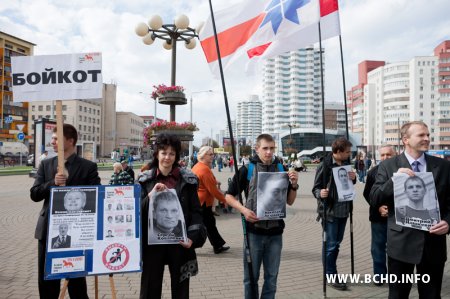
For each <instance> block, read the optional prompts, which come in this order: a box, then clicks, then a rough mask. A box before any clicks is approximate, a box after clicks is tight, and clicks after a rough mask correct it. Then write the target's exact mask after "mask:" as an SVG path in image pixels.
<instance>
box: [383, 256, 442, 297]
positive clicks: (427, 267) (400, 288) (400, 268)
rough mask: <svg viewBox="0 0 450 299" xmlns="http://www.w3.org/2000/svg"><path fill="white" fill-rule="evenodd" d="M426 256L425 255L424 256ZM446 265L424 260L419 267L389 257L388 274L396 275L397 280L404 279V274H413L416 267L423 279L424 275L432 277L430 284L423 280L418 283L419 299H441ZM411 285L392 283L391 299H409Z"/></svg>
mask: <svg viewBox="0 0 450 299" xmlns="http://www.w3.org/2000/svg"><path fill="white" fill-rule="evenodd" d="M424 256H425V255H424ZM444 265H445V263H439V264H436V263H433V262H432V261H429V260H426V258H422V261H421V262H420V264H418V265H414V264H409V263H405V262H401V261H399V260H396V259H393V258H391V257H388V272H389V274H395V275H396V276H397V280H400V279H402V274H413V273H414V267H417V271H416V272H417V274H420V277H421V278H422V276H423V274H428V275H429V276H430V281H429V282H428V283H423V282H422V280H420V281H418V282H417V289H418V291H419V298H421V299H422V298H423V299H440V298H441V287H442V276H443V274H444ZM411 286H412V284H411V283H390V284H389V299H403V298H405V299H407V298H409V292H410V291H411Z"/></svg>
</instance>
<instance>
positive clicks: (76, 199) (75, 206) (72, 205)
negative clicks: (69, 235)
mask: <svg viewBox="0 0 450 299" xmlns="http://www.w3.org/2000/svg"><path fill="white" fill-rule="evenodd" d="M85 205H86V193H85V192H83V191H79V190H71V191H69V192H67V193H66V195H64V208H65V209H66V211H67V212H80V211H82V210H83V209H84V206H85Z"/></svg>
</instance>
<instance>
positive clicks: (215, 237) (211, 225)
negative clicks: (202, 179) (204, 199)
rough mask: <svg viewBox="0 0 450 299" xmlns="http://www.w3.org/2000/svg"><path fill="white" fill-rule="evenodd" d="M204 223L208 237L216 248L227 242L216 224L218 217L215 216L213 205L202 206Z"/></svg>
mask: <svg viewBox="0 0 450 299" xmlns="http://www.w3.org/2000/svg"><path fill="white" fill-rule="evenodd" d="M202 214H203V224H204V225H205V227H206V232H207V233H208V239H209V242H210V243H211V245H212V247H213V248H214V249H217V248H220V247H222V246H223V245H224V244H225V240H224V239H222V236H220V234H219V231H218V230H217V226H216V218H215V217H214V214H213V211H212V207H207V206H206V205H203V206H202Z"/></svg>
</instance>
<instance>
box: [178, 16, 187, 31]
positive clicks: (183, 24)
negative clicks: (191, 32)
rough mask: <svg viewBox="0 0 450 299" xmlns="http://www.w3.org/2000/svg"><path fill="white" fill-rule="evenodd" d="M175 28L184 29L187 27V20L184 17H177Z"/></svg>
mask: <svg viewBox="0 0 450 299" xmlns="http://www.w3.org/2000/svg"><path fill="white" fill-rule="evenodd" d="M175 26H176V27H177V28H178V29H186V28H188V27H189V18H188V17H187V16H186V15H179V16H178V17H177V18H176V19H175Z"/></svg>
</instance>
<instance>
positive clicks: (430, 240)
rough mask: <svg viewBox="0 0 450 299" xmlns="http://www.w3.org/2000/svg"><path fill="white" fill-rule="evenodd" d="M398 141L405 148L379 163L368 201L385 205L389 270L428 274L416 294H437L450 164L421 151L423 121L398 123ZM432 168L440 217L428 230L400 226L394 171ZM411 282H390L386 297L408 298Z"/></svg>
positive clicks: (425, 139)
mask: <svg viewBox="0 0 450 299" xmlns="http://www.w3.org/2000/svg"><path fill="white" fill-rule="evenodd" d="M400 133H401V138H402V142H403V144H404V146H405V151H404V152H403V153H402V154H401V155H399V156H397V157H394V158H391V159H389V160H386V161H384V162H383V163H381V164H380V166H379V169H378V173H377V177H376V181H375V184H374V186H373V188H372V190H371V193H370V200H371V205H372V206H374V207H380V206H382V205H387V206H388V210H389V216H388V234H387V254H388V270H389V274H395V275H396V276H397V279H399V280H400V279H401V278H402V277H401V275H402V274H413V273H414V268H416V270H417V274H420V275H421V276H423V275H424V274H427V275H429V277H430V281H429V282H428V283H423V282H422V281H419V282H418V284H417V286H418V290H419V296H420V298H440V292H441V286H442V276H443V273H444V265H445V261H446V259H447V244H446V236H445V234H447V233H448V231H449V221H450V215H449V210H450V164H449V163H448V162H447V161H445V160H443V159H440V158H437V157H433V156H428V155H425V152H426V151H427V150H428V148H429V145H430V133H429V131H428V127H427V125H426V124H425V123H423V122H421V121H413V122H409V123H406V124H404V125H403V126H402V128H401V130H400ZM396 172H398V173H406V174H407V175H409V176H414V172H432V173H433V177H434V182H435V185H436V195H437V197H438V201H439V206H440V212H441V221H440V222H439V223H437V224H435V225H433V226H432V227H431V228H430V230H429V231H422V230H418V229H413V228H407V227H402V226H400V225H397V224H396V223H395V217H394V209H395V206H394V189H393V181H392V179H391V178H392V176H393V175H394V173H396ZM410 291H411V283H404V284H402V283H390V284H389V298H408V296H409V292H410Z"/></svg>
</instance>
